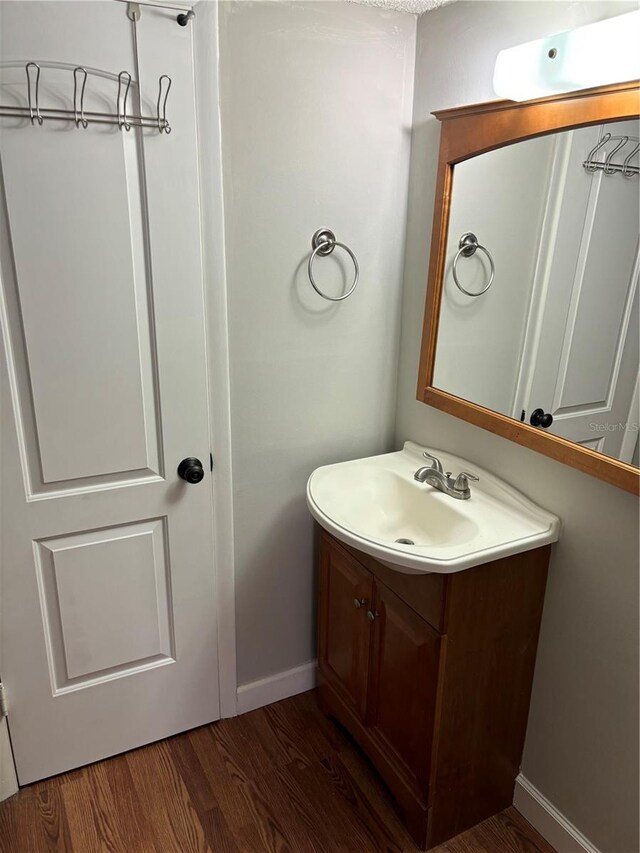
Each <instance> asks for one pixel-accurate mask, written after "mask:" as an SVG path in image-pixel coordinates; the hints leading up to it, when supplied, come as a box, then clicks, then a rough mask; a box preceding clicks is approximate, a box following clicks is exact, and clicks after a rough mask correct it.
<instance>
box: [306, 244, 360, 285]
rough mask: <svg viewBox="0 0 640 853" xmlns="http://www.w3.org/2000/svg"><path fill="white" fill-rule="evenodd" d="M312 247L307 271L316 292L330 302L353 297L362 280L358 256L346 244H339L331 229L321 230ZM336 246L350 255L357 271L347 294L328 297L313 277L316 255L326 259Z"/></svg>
mask: <svg viewBox="0 0 640 853" xmlns="http://www.w3.org/2000/svg"><path fill="white" fill-rule="evenodd" d="M311 246H312V248H313V252H312V253H311V255H310V256H309V263H308V264H307V271H308V273H309V281H310V282H311V286H312V287H313V289H314V290H315V292H316V293H317V294H318V295H319V296H322V298H323V299H328V300H329V302H342V300H343V299H346V298H347V296H351V294H352V293H353V291H354V290H355V289H356V285H357V284H358V279H359V278H360V267H359V266H358V261H357V260H356V256H355V255H354V254H353V252H352V251H351V249H350V248H349V247H348V246H345V244H344V243H339V242H338V241H337V240H336V235H335V234H334V233H333V231H331V230H329V228H319V229H318V230H317V231H316V233H315V234H314V235H313V237H312V238H311ZM336 246H340V248H341V249H344V250H345V252H346V253H347V254H348V255H349V257H350V258H351V260H352V261H353V267H354V269H355V276H354V279H353V284H352V285H351V287H350V288H349V290H347V292H346V293H343V294H342V296H327V294H326V293H323V292H322V291H321V290H320V288H319V287H318V285H317V284H316V282H315V279H314V277H313V262H314V260H315V258H316V255H321V256H322V257H326V256H327V255H330V254H331V252H333V250H334V249H335V247H336Z"/></svg>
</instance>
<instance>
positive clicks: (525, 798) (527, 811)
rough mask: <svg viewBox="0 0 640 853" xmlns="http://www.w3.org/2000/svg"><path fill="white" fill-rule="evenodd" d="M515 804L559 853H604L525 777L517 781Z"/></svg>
mask: <svg viewBox="0 0 640 853" xmlns="http://www.w3.org/2000/svg"><path fill="white" fill-rule="evenodd" d="M513 805H514V806H515V807H516V809H517V810H518V811H519V812H520V814H521V815H522V816H523V817H524V818H526V819H527V820H528V821H529V823H530V824H531V826H533V827H534V828H535V829H537V830H538V832H539V833H540V835H542V837H543V838H545V839H546V840H547V841H548V842H549V844H550V845H551V846H552V847H555V849H556V850H557V851H558V853H600V851H599V850H598V848H597V847H595V846H594V845H593V844H592V843H591V842H590V841H589V839H588V838H585V837H584V835H583V834H582V833H581V832H580V830H579V829H576V827H575V826H574V825H573V824H572V823H571V822H570V821H568V820H567V819H566V817H565V816H564V815H563V814H561V813H560V812H559V811H558V809H557V808H556V807H555V806H554V805H552V803H550V802H549V800H548V799H547V798H546V797H545V796H544V795H543V794H541V793H540V791H538V789H537V788H535V787H534V786H533V785H532V784H531V782H529V780H528V779H527V778H525V777H524V776H523V775H522V774H520V775H519V776H518V778H517V779H516V789H515V792H514V796H513Z"/></svg>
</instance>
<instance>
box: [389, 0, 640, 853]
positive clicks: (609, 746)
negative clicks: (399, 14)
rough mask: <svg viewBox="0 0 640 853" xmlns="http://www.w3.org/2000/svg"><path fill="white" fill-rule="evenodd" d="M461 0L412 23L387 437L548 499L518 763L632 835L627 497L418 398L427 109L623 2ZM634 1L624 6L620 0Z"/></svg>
mask: <svg viewBox="0 0 640 853" xmlns="http://www.w3.org/2000/svg"><path fill="white" fill-rule="evenodd" d="M630 7H631V4H622V3H617V2H572V3H564V2H551V3H543V2H533V3H532V2H503V3H496V2H483V0H478V2H472V3H468V2H466V3H465V2H461V3H455V4H453V5H451V6H445V7H443V8H442V9H438V10H436V11H434V12H430V13H429V14H427V15H425V16H423V17H422V18H421V19H420V20H419V24H418V45H417V63H416V89H415V102H414V135H413V144H412V159H411V176H410V198H409V220H408V238H407V249H406V259H405V291H404V303H403V315H402V337H401V359H400V370H399V398H398V420H397V429H396V432H397V435H396V441H397V445H398V446H399V445H400V444H401V443H402V442H403V441H404V440H405V439H413V440H415V441H419V442H422V443H425V444H431V445H433V446H435V447H438V446H440V447H443V448H446V449H447V450H450V451H451V452H453V453H460V454H461V455H463V456H467V457H469V458H470V459H472V460H473V461H475V462H477V463H478V465H483V466H486V467H487V468H489V469H490V470H493V471H495V473H496V474H498V475H499V476H502V477H504V478H505V479H506V480H507V481H509V482H510V483H512V484H513V485H515V486H516V487H517V488H520V489H522V491H523V492H525V493H526V494H528V495H529V496H530V497H531V498H532V499H533V500H535V501H538V502H539V503H540V504H541V505H542V506H544V507H546V508H548V509H549V510H551V511H552V512H555V513H557V514H558V515H559V516H560V517H561V518H562V520H563V524H564V530H563V534H562V538H561V540H560V542H559V543H558V545H556V546H555V547H554V554H553V560H552V564H551V569H550V574H549V583H548V588H547V597H546V604H545V611H544V617H543V624H542V633H541V638H540V647H539V653H538V662H537V667H536V675H535V682H534V689H533V699H532V705H531V713H530V719H529V727H528V732H527V741H526V746H525V753H524V761H523V772H524V774H525V776H526V777H527V778H528V779H529V780H530V781H531V782H532V783H533V785H535V786H536V787H537V788H538V789H539V790H540V791H541V792H542V793H543V794H544V795H545V796H546V797H547V798H548V799H549V800H550V801H551V802H552V803H553V804H554V805H555V807H556V808H558V809H559V810H560V811H561V812H562V813H563V814H564V815H565V816H566V817H567V818H568V819H569V820H570V821H571V822H572V823H573V824H575V826H577V827H578V829H579V830H581V831H582V832H583V833H584V834H585V835H586V836H587V838H589V839H590V840H591V842H592V843H593V844H595V845H596V846H597V847H599V849H600V850H601V851H603V853H631V851H635V850H637V849H638V714H639V709H638V556H639V555H638V501H637V499H636V498H634V497H633V496H632V495H630V494H628V493H625V492H623V491H621V490H619V489H615V488H613V487H611V486H608V485H606V484H605V483H603V482H601V481H599V480H596V479H593V478H590V477H588V476H586V475H584V474H580V473H578V472H577V471H574V470H572V469H571V468H568V467H566V466H563V465H561V464H560V463H557V462H554V461H552V460H549V459H546V458H545V457H543V456H540V455H538V454H535V453H533V452H531V451H529V450H526V449H525V448H522V447H519V446H518V445H516V444H513V443H511V442H509V441H507V440H506V439H502V438H499V437H497V436H494V435H492V434H490V433H489V432H485V431H484V430H481V429H478V428H476V427H473V426H471V425H470V424H467V423H464V422H463V421H460V420H457V419H455V418H452V417H450V416H448V415H445V414H444V413H441V412H438V411H437V410H435V409H431V408H429V407H428V406H425V405H424V404H422V403H419V402H417V401H416V399H415V390H416V381H417V366H418V353H419V347H420V336H421V324H422V314H423V306H424V296H425V284H424V283H425V281H426V275H427V265H428V254H429V243H428V240H429V235H430V233H431V220H432V210H433V198H434V192H435V175H436V166H437V156H438V139H439V124H438V122H437V121H436V120H435V119H434V118H433V117H431V116H430V112H431V111H432V110H435V109H442V108H445V107H452V106H458V105H461V104H466V103H474V102H479V101H487V100H493V99H494V98H495V95H494V94H493V91H492V86H491V79H492V73H493V65H494V62H495V56H496V54H497V52H498V50H500V49H501V48H503V47H508V46H509V45H514V44H518V43H520V42H523V41H527V40H530V39H534V38H537V37H539V36H542V35H545V34H548V33H550V32H553V31H560V30H563V29H571V28H573V27H576V26H579V25H580V24H583V23H587V22H590V21H594V20H598V19H601V18H604V17H609V16H612V15H616V14H620V13H622V12H624V11H628V10H629V8H630ZM631 8H632V7H631Z"/></svg>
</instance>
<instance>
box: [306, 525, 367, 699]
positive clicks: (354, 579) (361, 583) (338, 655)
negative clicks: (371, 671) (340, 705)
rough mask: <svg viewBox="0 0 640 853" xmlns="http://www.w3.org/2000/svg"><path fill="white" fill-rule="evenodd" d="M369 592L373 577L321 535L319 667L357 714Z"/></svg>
mask: <svg viewBox="0 0 640 853" xmlns="http://www.w3.org/2000/svg"><path fill="white" fill-rule="evenodd" d="M372 592H373V577H372V575H371V574H370V573H369V572H368V571H367V570H366V569H364V568H362V566H360V564H359V563H357V562H356V561H355V560H354V559H352V558H351V557H350V556H349V555H348V554H347V553H346V552H344V551H342V550H341V549H338V547H337V546H335V545H334V544H333V542H331V541H330V540H329V539H328V538H324V540H323V547H322V549H321V557H320V607H319V642H318V659H319V664H320V669H321V672H322V673H323V674H324V675H325V676H326V677H327V679H328V680H329V681H330V682H331V684H332V685H333V686H334V687H336V688H337V689H338V690H339V691H340V692H341V694H342V695H343V696H344V697H345V698H346V699H347V700H348V701H349V702H350V703H351V705H352V706H353V707H354V708H355V709H356V710H357V711H358V713H359V714H360V715H361V716H364V713H365V706H366V698H367V670H368V665H369V638H370V634H371V630H370V624H369V621H368V619H367V610H368V609H369V607H370V606H371V598H372ZM356 602H357V603H358V604H359V606H356Z"/></svg>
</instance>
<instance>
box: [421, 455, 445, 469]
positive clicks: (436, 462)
mask: <svg viewBox="0 0 640 853" xmlns="http://www.w3.org/2000/svg"><path fill="white" fill-rule="evenodd" d="M422 455H423V456H424V458H425V459H430V460H431V462H432V463H433V465H432V467H433V468H435V469H436V471H439V472H440V473H441V474H442V462H441V461H440V460H439V459H438V457H437V456H433V455H432V454H431V453H428V452H427V451H426V450H423V451H422Z"/></svg>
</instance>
